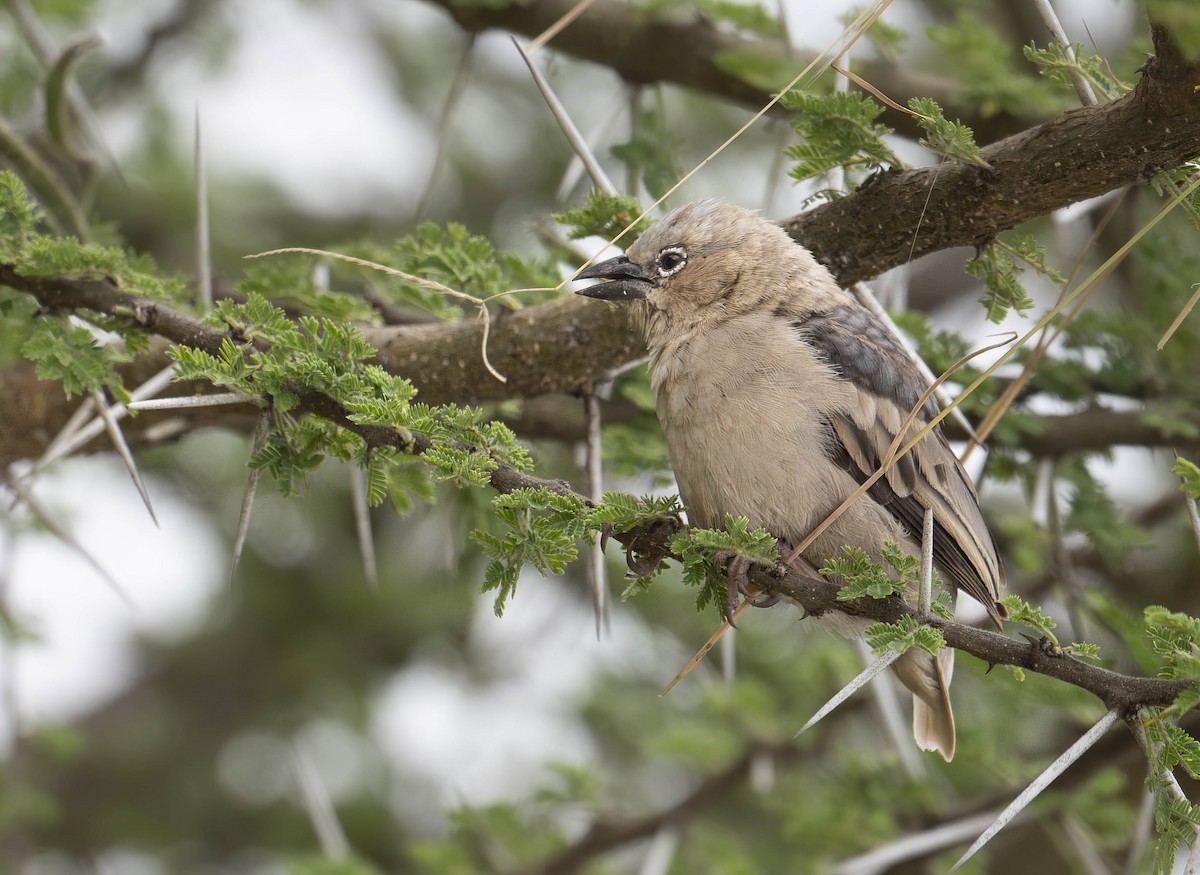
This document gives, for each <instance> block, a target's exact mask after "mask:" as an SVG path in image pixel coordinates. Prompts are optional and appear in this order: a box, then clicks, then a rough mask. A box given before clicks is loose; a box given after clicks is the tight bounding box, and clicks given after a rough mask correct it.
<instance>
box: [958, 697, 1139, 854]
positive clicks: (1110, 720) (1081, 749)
mask: <svg viewBox="0 0 1200 875" xmlns="http://www.w3.org/2000/svg"><path fill="white" fill-rule="evenodd" d="M1119 719H1121V715H1120V714H1119V713H1118V712H1117V711H1115V710H1114V711H1108V712H1107V713H1105V715H1104V716H1103V717H1101V718H1100V719H1099V720H1097V721H1096V725H1095V726H1093V727H1092V728H1091V729H1089V730H1088V731H1087V732H1085V733H1084V734H1083V737H1082V738H1080V739H1079V740H1078V741H1077V742H1075V743H1074V744H1073V745H1071V746H1070V747H1069V748H1067V749H1066V750H1065V751H1064V752H1063V753H1062V755H1061V756H1059V758H1058V759H1056V760H1055V761H1054V762H1052V763H1051V764H1050V765H1049V766H1048V767H1047V768H1046V770H1045V771H1044V772H1042V773H1041V774H1040V775H1038V776H1037V778H1035V779H1034V781H1033V782H1032V783H1031V784H1030V785H1029V786H1028V787H1026V788H1025V789H1024V790H1022V791H1021V794H1020V795H1019V796H1017V798H1016V799H1014V800H1013V801H1012V803H1011V804H1010V805H1009V806H1008V807H1007V808H1005V809H1004V811H1003V812H1001V814H1000V816H999V817H997V818H996V822H995V823H993V824H992V825H991V826H989V827H988V828H987V831H986V832H984V834H983V835H981V836H980V837H979V838H977V839H976V840H975V843H974V844H973V845H971V847H969V848H967V852H966V853H965V854H963V855H962V856H961V857H959V858H958V862H957V863H955V864H954V865H953V866H952V867H951V869H950V871H951V872H954V871H955V870H957V869H958V867H959V866H961V865H962V864H963V863H965V862H967V860H969V859H971V858H972V857H973V856H975V853H976V852H977V851H978V850H979V849H980V848H982V847H983V846H984V845H986V844H987V843H988V842H990V841H991V840H992V838H993V837H994V836H995V835H996V833H998V832H1000V830H1002V829H1004V827H1006V826H1008V824H1009V822H1010V821H1011V820H1012V819H1013V818H1014V817H1016V816H1017V815H1018V814H1020V813H1021V811H1022V809H1024V808H1025V806H1026V805H1028V804H1029V803H1030V802H1032V801H1033V800H1034V799H1036V798H1037V797H1038V794H1040V793H1041V792H1042V791H1043V790H1045V789H1046V788H1047V787H1049V786H1050V785H1051V784H1052V783H1053V782H1054V780H1055V779H1056V778H1057V777H1058V776H1059V775H1061V774H1062V773H1063V772H1064V771H1066V770H1067V767H1068V766H1070V765H1071V764H1072V763H1073V762H1075V761H1076V760H1077V759H1079V758H1080V757H1081V756H1083V755H1084V753H1086V752H1087V750H1088V748H1090V747H1091V746H1092V745H1093V744H1095V743H1096V742H1097V741H1099V740H1100V738H1101V737H1102V736H1103V735H1104V733H1106V732H1108V730H1109V729H1110V728H1112V725H1113V724H1114V723H1116V722H1117V721H1118V720H1119Z"/></svg>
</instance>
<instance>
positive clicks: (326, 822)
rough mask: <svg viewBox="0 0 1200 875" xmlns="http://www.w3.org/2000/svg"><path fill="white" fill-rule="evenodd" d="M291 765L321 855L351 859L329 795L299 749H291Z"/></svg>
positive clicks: (348, 846) (348, 843)
mask: <svg viewBox="0 0 1200 875" xmlns="http://www.w3.org/2000/svg"><path fill="white" fill-rule="evenodd" d="M292 763H293V766H294V770H295V773H296V782H297V783H298V784H299V785H300V798H301V800H302V801H303V802H304V811H305V812H306V813H307V814H308V821H309V823H311V824H312V827H313V832H315V833H316V834H317V843H318V844H320V846H321V852H322V853H323V854H324V855H325V856H326V857H327V858H329V859H330V860H342V859H345V858H346V857H348V856H349V855H350V842H348V841H347V840H346V833H345V831H344V830H343V829H342V824H341V823H340V822H339V821H338V818H337V812H336V811H334V809H333V801H332V800H331V799H330V798H329V791H328V790H327V789H326V788H325V784H324V782H323V781H322V780H321V776H320V775H319V774H317V770H316V769H315V768H314V767H313V764H312V763H311V762H310V761H309V759H308V757H306V756H305V755H304V751H303V750H301V748H300V746H299V745H293V747H292Z"/></svg>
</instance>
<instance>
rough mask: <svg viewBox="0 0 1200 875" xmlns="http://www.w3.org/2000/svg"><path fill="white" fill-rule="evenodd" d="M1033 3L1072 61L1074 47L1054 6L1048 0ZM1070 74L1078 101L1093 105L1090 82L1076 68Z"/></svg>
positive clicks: (1094, 100)
mask: <svg viewBox="0 0 1200 875" xmlns="http://www.w3.org/2000/svg"><path fill="white" fill-rule="evenodd" d="M1033 5H1034V6H1036V7H1037V11H1038V14H1039V15H1041V16H1042V23H1043V24H1045V25H1046V28H1047V29H1048V30H1049V31H1050V33H1051V34H1053V35H1054V38H1055V39H1056V40H1058V42H1059V44H1060V45H1061V46H1062V47H1063V50H1064V51H1066V53H1067V57H1068V58H1070V59H1071V61H1072V63H1073V62H1074V61H1075V48H1074V47H1073V46H1072V45H1071V41H1070V40H1069V39H1067V32H1066V30H1064V29H1063V26H1062V22H1061V21H1059V20H1058V14H1057V13H1056V12H1055V11H1054V7H1053V6H1051V5H1050V0H1033ZM1070 74H1071V81H1072V82H1073V83H1074V84H1075V93H1076V94H1078V95H1079V102H1080V103H1082V104H1083V105H1084V106H1095V105H1096V103H1097V101H1096V92H1095V91H1093V90H1092V83H1090V82H1088V81H1087V79H1086V78H1085V77H1084V75H1083V74H1082V73H1081V72H1079V71H1078V70H1076V69H1072V70H1071V71H1070Z"/></svg>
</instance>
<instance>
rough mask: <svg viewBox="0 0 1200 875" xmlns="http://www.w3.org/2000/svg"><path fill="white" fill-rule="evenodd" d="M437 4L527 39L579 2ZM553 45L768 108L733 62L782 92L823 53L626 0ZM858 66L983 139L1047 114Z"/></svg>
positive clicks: (599, 7) (904, 124)
mask: <svg viewBox="0 0 1200 875" xmlns="http://www.w3.org/2000/svg"><path fill="white" fill-rule="evenodd" d="M430 2H432V3H434V4H435V5H437V6H441V7H442V8H443V9H445V10H446V12H448V13H449V14H450V16H451V17H452V18H453V19H454V21H455V22H456V23H457V24H458V25H459V27H461V28H462V29H463V30H466V31H468V32H470V33H479V32H480V31H484V30H492V29H498V30H505V31H508V32H510V33H516V34H522V35H524V36H527V37H536V36H537V35H539V34H541V33H542V32H543V31H545V30H546V29H547V28H549V27H550V26H551V25H552V24H554V23H555V22H557V21H558V20H559V19H560V18H561V17H562V16H563V15H565V14H566V13H567V12H569V11H570V10H571V9H572V8H574V7H575V6H577V5H578V0H533V2H530V3H510V4H504V5H496V4H486V3H471V2H455V0H430ZM549 47H550V48H551V49H554V50H556V51H561V52H565V53H567V54H569V55H573V56H574V57H576V58H580V59H582V60H585V61H592V62H593V63H596V64H602V65H603V66H605V67H609V68H611V69H612V70H613V71H615V72H616V73H617V74H618V75H620V76H621V78H622V79H624V80H625V81H627V82H632V83H635V84H651V83H655V82H667V83H672V84H676V85H682V86H683V87H685V88H690V89H693V90H696V91H702V92H704V93H706V94H710V95H713V96H714V97H718V98H722V99H724V100H729V101H732V102H734V103H739V104H742V105H743V106H746V107H749V108H752V109H758V108H759V107H760V106H763V105H764V104H766V103H767V102H768V101H769V100H770V99H771V97H772V94H771V91H770V90H769V89H765V88H763V87H761V86H760V85H756V84H754V83H752V82H750V81H748V80H747V79H744V78H741V77H739V76H737V75H736V74H735V73H733V72H731V68H732V66H733V65H731V63H730V62H729V59H730V58H734V57H738V56H741V57H750V56H753V57H755V58H757V59H758V62H759V63H760V64H766V65H770V64H771V62H774V64H775V65H777V66H778V68H779V69H780V71H781V76H780V81H779V82H778V83H776V88H782V87H783V86H784V85H785V84H786V83H787V80H788V78H790V76H794V75H796V74H797V73H799V72H800V71H801V70H803V69H804V68H805V66H807V65H808V64H809V63H810V62H811V61H812V60H813V59H814V58H815V57H816V55H817V53H816V52H812V51H809V52H804V51H798V52H794V53H793V56H791V57H789V54H788V51H787V49H786V47H785V46H784V44H783V41H782V40H779V39H772V38H763V37H759V38H756V37H750V36H739V35H737V34H734V33H731V32H729V31H728V30H726V29H722V28H721V27H719V26H717V25H716V24H715V23H714V22H713V21H712V20H710V19H709V18H707V17H705V16H704V15H703V14H702V13H699V12H696V13H694V14H691V15H680V14H679V13H677V12H674V11H672V12H671V13H663V14H654V13H648V12H646V11H645V10H644V9H640V8H638V7H637V6H635V5H634V4H632V3H628V2H624V0H596V2H594V3H592V4H591V5H590V6H589V7H588V8H587V10H586V11H585V12H584V13H583V14H582V15H581V16H579V18H578V20H576V21H575V22H573V23H572V24H571V25H570V26H568V27H567V28H566V29H565V30H563V31H562V32H561V33H559V34H558V35H557V36H555V37H554V39H553V40H552V41H551V42H550V43H549ZM854 69H855V71H856V72H857V73H858V74H859V75H860V76H862V77H863V78H864V79H866V80H867V81H868V82H873V83H875V84H877V85H879V86H880V87H882V88H884V89H885V90H886V91H887V92H888V93H889V94H890V95H891V96H892V97H893V98H894V99H896V100H897V101H898V102H900V103H903V102H905V101H906V100H907V99H908V98H910V97H914V96H921V97H932V98H933V99H935V100H936V101H937V102H938V103H939V104H940V105H941V106H942V107H943V109H944V110H945V112H946V115H947V116H948V117H949V118H958V119H962V120H963V121H964V122H965V123H966V124H968V125H970V126H971V128H972V129H973V130H974V131H975V133H976V135H977V136H978V137H980V139H981V140H982V141H983V142H991V141H992V140H994V139H998V138H999V137H1002V136H1005V135H1007V134H1010V133H1012V132H1013V131H1015V130H1018V129H1020V128H1022V127H1025V126H1026V125H1028V124H1030V123H1032V122H1034V121H1038V120H1040V119H1039V118H1037V117H1032V116H1026V117H1024V118H1016V117H1014V116H1012V115H1010V114H1008V113H994V114H992V115H988V116H984V115H981V114H980V112H979V108H978V106H977V105H975V104H974V103H972V102H971V101H969V100H965V99H964V96H963V93H962V89H961V88H960V87H959V86H958V84H957V83H954V82H951V81H949V80H947V79H945V78H942V77H937V76H930V75H927V74H922V73H917V72H914V71H913V70H912V69H911V67H910V66H908V65H905V64H898V63H893V62H890V61H879V60H868V61H861V62H856V63H855V64H854ZM782 71H789V72H787V73H784V72H782ZM1030 75H1031V76H1032V75H1033V73H1032V71H1030ZM775 112H776V113H777V114H778V113H781V112H782V110H775ZM883 121H884V122H885V123H886V124H888V125H889V126H891V127H892V128H894V129H896V130H897V131H899V132H900V133H902V134H904V135H905V136H912V137H914V138H915V137H917V136H918V135H919V133H920V132H919V130H918V128H917V126H916V124H915V122H914V121H913V119H912V117H911V116H909V115H906V114H905V113H902V112H898V111H897V110H894V109H892V108H891V107H886V108H885V109H884V114H883Z"/></svg>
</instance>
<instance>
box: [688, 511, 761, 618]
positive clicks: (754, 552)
mask: <svg viewBox="0 0 1200 875" xmlns="http://www.w3.org/2000/svg"><path fill="white" fill-rule="evenodd" d="M670 547H671V552H672V553H675V554H676V555H678V556H679V558H680V561H681V562H682V563H683V582H684V583H686V584H687V585H689V586H695V587H699V592H698V593H697V594H696V609H697V610H703V609H704V608H706V607H707V606H708V605H717V606H719V607H723V606H724V604H725V587H726V581H725V580H724V578H721V577H720V576H719V575H718V573H717V571H716V569H715V567H714V566H715V565H716V561H717V558H718V556H721V555H726V554H729V555H732V554H740V555H742V556H745V557H746V558H747V559H749V560H751V561H752V562H756V563H760V564H763V565H774V564H775V563H776V562H778V561H779V551H778V550H777V549H776V547H775V536H774V535H772V534H771V533H770V532H768V531H766V530H765V529H753V530H751V529H750V521H749V520H748V519H746V518H745V517H734V516H731V515H730V514H726V515H725V528H724V529H700V528H690V529H688V530H687V531H686V532H681V533H680V534H677V535H675V536H674V537H673V538H672V539H671V544H670Z"/></svg>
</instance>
